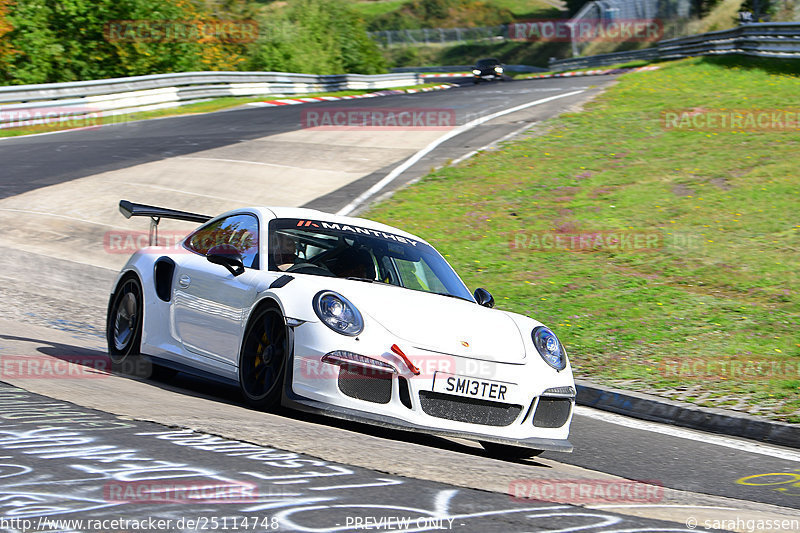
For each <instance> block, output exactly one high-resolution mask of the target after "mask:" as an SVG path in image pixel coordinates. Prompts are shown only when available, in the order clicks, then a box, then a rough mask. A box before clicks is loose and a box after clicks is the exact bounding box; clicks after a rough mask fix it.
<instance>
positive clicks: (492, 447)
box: [480, 441, 544, 460]
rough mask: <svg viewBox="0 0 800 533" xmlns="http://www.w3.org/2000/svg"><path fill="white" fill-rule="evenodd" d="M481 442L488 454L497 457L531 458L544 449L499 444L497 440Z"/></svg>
mask: <svg viewBox="0 0 800 533" xmlns="http://www.w3.org/2000/svg"><path fill="white" fill-rule="evenodd" d="M480 443H481V446H483V449H484V450H486V455H488V456H490V457H494V458H496V459H512V460H516V459H530V458H531V457H536V456H537V455H539V454H540V453H542V452H543V451H544V450H536V449H534V448H523V447H522V446H512V445H510V444H498V443H496V442H484V441H480Z"/></svg>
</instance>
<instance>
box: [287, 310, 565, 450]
mask: <svg viewBox="0 0 800 533" xmlns="http://www.w3.org/2000/svg"><path fill="white" fill-rule="evenodd" d="M320 328H322V329H320ZM328 331H329V330H327V328H325V326H322V325H320V324H311V323H306V324H303V325H302V326H300V327H298V328H296V331H295V350H294V353H295V356H294V359H293V363H292V365H290V367H289V372H290V375H289V376H287V387H286V390H285V394H284V403H285V404H287V405H290V406H292V407H295V408H297V409H300V410H306V411H312V412H317V413H322V414H325V415H329V416H333V417H337V418H342V419H346V420H351V421H360V422H368V423H371V424H378V425H381V426H383V427H388V428H394V429H403V430H410V431H417V432H424V433H428V434H434V435H441V436H446V437H458V438H465V439H470V440H479V441H487V442H495V443H500V444H509V445H514V446H520V447H527V448H535V449H540V450H555V451H567V452H568V451H571V450H572V444H570V442H569V440H568V436H569V426H570V423H571V420H572V414H573V411H574V405H575V386H574V381H573V379H572V373H571V370H570V369H569V367H568V368H567V369H566V370H564V371H561V372H556V371H554V370H553V369H551V368H550V367H548V366H547V365H546V364H545V363H544V362H543V361H541V359H540V358H539V357H538V356H537V357H536V358H532V357H528V358H527V360H526V361H525V362H524V363H517V364H511V363H499V362H492V361H485V360H483V361H480V362H479V365H478V366H480V368H481V372H480V373H479V374H477V375H476V374H475V373H474V372H472V371H470V370H464V369H470V368H472V369H474V368H477V366H476V360H474V359H471V358H466V357H461V356H453V355H447V356H442V355H441V354H440V355H438V356H437V357H439V358H442V357H444V358H446V362H448V363H449V364H451V365H452V366H451V367H450V368H448V371H449V372H452V373H454V374H458V375H464V376H474V377H479V376H483V378H480V377H479V379H484V378H485V379H487V380H491V381H497V382H504V383H514V384H518V385H519V387H518V394H517V395H516V396H515V398H514V400H513V402H512V401H511V400H509V403H506V402H498V401H490V400H486V399H474V398H466V397H464V396H461V395H456V394H443V393H442V392H439V391H434V390H433V389H434V378H433V376H435V375H436V370H435V369H432V368H431V365H429V364H427V365H425V367H426V368H424V369H423V372H422V374H421V375H414V374H413V373H412V372H410V370H409V369H408V368H407V366H406V365H405V364H404V363H403V362H402V360H400V359H399V358H398V357H396V356H395V355H394V354H392V353H391V352H390V351H389V350H387V349H386V348H387V347H389V346H391V345H392V344H393V343H400V344H402V345H404V346H408V344H409V343H408V341H404V340H402V339H394V338H392V337H391V335H379V336H377V337H374V338H373V339H372V342H371V341H370V339H369V338H367V337H366V336H362V337H361V338H359V339H353V338H344V337H343V336H341V335H338V334H336V333H333V332H330V333H328ZM387 333H388V332H387ZM331 347H336V349H341V350H350V351H353V352H355V353H359V354H360V355H364V356H366V357H372V358H375V359H378V360H382V361H385V362H388V363H391V364H392V365H393V366H394V367H395V368H396V369H397V370H398V372H397V373H383V374H380V376H377V377H376V376H374V375H372V376H366V377H364V378H363V379H359V377H358V376H357V375H355V374H354V372H353V368H349V367H348V366H347V365H334V364H329V363H323V362H321V360H322V357H323V356H324V355H325V354H326V353H329V352H331V351H333V350H331ZM381 347H383V348H381ZM423 352H424V350H422V349H415V354H416V355H417V356H418V357H424V355H425V354H424V353H423ZM415 354H410V355H409V356H410V357H411V358H412V359H414V355H415ZM437 361H438V362H440V363H441V362H442V359H437ZM423 362H425V363H429V362H430V361H423ZM420 366H422V365H420ZM454 368H455V369H461V370H455V371H454Z"/></svg>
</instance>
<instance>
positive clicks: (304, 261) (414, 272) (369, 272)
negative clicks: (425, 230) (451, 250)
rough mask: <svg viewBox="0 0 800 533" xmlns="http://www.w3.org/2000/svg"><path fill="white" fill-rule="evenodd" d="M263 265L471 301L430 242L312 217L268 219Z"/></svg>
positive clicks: (451, 270) (470, 297)
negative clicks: (266, 263) (266, 245)
mask: <svg viewBox="0 0 800 533" xmlns="http://www.w3.org/2000/svg"><path fill="white" fill-rule="evenodd" d="M269 234H270V239H269V269H270V270H273V271H281V272H287V273H299V274H311V275H317V276H328V277H338V278H349V279H356V280H359V281H365V282H371V283H386V284H390V285H395V286H398V287H404V288H406V289H412V290H416V291H423V292H430V293H435V294H441V295H444V296H453V297H456V298H462V299H464V300H468V301H470V302H474V301H475V300H474V299H473V297H472V295H471V294H470V292H469V290H468V289H467V287H466V286H465V285H464V283H463V282H462V281H461V280H460V279H459V278H458V276H457V275H456V273H455V272H454V271H453V269H452V268H451V267H450V265H448V264H447V262H446V261H445V260H444V259H443V258H442V256H441V255H439V253H438V252H436V250H434V249H433V248H432V247H431V246H430V245H428V244H425V243H423V242H421V241H418V240H416V239H411V238H408V237H403V236H401V235H395V234H393V233H386V232H383V231H379V230H374V229H370V228H365V227H361V226H353V225H347V224H338V223H332V222H324V221H317V220H299V219H286V218H280V219H275V220H272V221H271V222H270V223H269Z"/></svg>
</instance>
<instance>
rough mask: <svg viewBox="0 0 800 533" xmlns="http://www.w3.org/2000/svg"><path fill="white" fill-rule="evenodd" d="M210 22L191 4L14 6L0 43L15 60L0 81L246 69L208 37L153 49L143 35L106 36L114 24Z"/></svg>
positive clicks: (136, 0)
mask: <svg viewBox="0 0 800 533" xmlns="http://www.w3.org/2000/svg"><path fill="white" fill-rule="evenodd" d="M212 18H213V15H212V14H211V13H209V12H206V11H203V10H202V9H201V8H199V7H198V6H197V5H195V4H194V3H192V2H191V1H189V0H172V1H171V0H16V1H15V4H13V5H12V8H11V10H10V11H9V14H8V16H7V21H8V23H10V24H11V26H12V27H13V29H12V30H11V31H10V32H8V34H7V36H6V39H4V43H6V44H7V46H11V47H13V48H14V49H15V52H14V53H13V55H12V56H11V60H10V61H7V62H6V63H5V64H3V63H2V62H0V75H2V78H3V79H4V80H5V82H6V83H14V84H20V83H47V82H61V81H75V80H86V79H98V78H109V77H118V76H129V75H137V74H152V73H162V72H180V71H191V70H230V69H233V68H236V67H237V66H238V65H239V64H241V63H242V62H243V61H244V58H243V57H242V52H243V45H241V44H236V43H227V42H221V41H222V40H221V39H216V38H215V37H213V36H212V37H208V36H206V37H201V38H194V37H191V38H184V39H173V40H172V41H170V40H169V39H162V40H161V42H159V40H158V39H148V38H146V37H142V34H141V33H135V34H126V35H129V36H130V39H125V40H119V39H113V38H109V32H108V28H109V26H108V24H109V23H113V22H114V21H131V20H135V21H142V22H143V23H144V24H145V25H149V26H148V27H149V28H153V27H157V26H158V25H159V24H161V23H162V22H163V21H189V22H190V23H197V22H203V21H209V20H211V19H212ZM184 25H185V24H184ZM140 27H141V26H140ZM128 41H130V42H128ZM175 41H180V42H175ZM0 57H2V56H0Z"/></svg>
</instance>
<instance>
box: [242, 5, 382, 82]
mask: <svg viewBox="0 0 800 533" xmlns="http://www.w3.org/2000/svg"><path fill="white" fill-rule="evenodd" d="M259 25H260V27H261V35H260V37H259V40H258V41H257V42H256V43H254V45H253V46H251V48H250V59H249V63H248V67H249V68H250V69H251V70H275V71H278V70H280V71H289V72H301V73H313V74H341V73H345V72H358V73H362V74H375V73H379V72H384V71H385V64H384V60H383V57H382V56H381V54H380V51H379V50H378V47H377V45H376V44H375V43H374V42H373V41H372V40H371V39H370V38H369V37H368V36H367V33H366V30H365V27H364V23H363V22H362V21H361V19H360V18H359V16H358V15H357V14H356V13H355V12H354V11H353V10H352V9H350V7H349V6H348V5H347V4H346V3H344V2H342V1H341V0H295V1H293V2H292V3H291V4H290V5H288V6H287V7H285V8H284V9H281V10H276V11H272V12H269V13H268V14H267V15H262V16H261V17H260V18H259Z"/></svg>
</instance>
